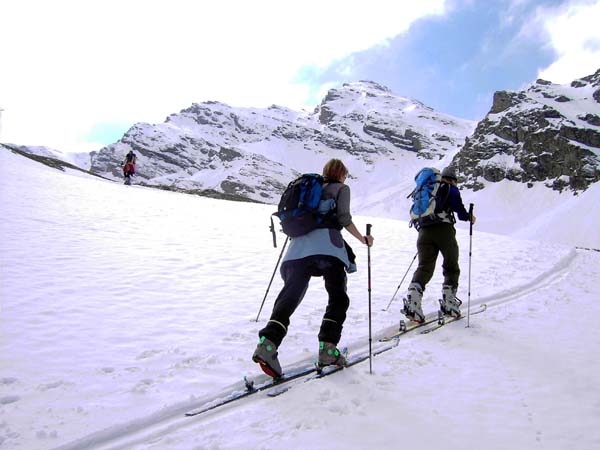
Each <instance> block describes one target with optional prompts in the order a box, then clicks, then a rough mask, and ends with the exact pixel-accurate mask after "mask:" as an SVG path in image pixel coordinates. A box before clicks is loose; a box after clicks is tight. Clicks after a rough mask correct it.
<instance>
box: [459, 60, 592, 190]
mask: <svg viewBox="0 0 600 450" xmlns="http://www.w3.org/2000/svg"><path fill="white" fill-rule="evenodd" d="M599 84H600V71H598V72H596V73H595V74H594V75H590V76H587V77H584V78H581V79H579V80H575V81H574V82H572V83H571V84H570V85H560V84H554V83H552V82H550V81H546V80H541V79H539V80H537V81H536V82H535V83H534V84H533V85H531V86H530V87H529V88H528V89H526V90H525V91H520V92H509V91H499V92H496V93H495V94H494V101H493V104H492V108H491V109H490V112H489V113H488V114H487V115H486V117H485V118H484V119H483V120H482V121H481V122H479V124H478V125H477V128H476V129H475V133H474V134H473V135H472V136H471V137H469V138H468V139H467V141H466V144H465V146H464V147H463V149H462V150H461V151H460V152H459V153H458V154H457V155H456V156H455V158H454V161H453V163H454V164H455V165H456V166H458V167H459V168H460V172H461V173H462V176H463V177H464V181H465V183H466V185H467V186H469V187H472V188H473V189H475V190H477V189H482V188H483V187H484V186H485V185H486V182H499V181H502V180H511V181H519V182H525V183H528V185H529V186H532V185H533V183H535V182H543V183H544V184H546V185H547V186H549V187H551V188H552V189H556V190H559V191H562V190H564V189H571V190H572V191H573V192H575V193H577V192H578V191H580V190H584V189H586V188H587V187H588V186H589V185H590V184H591V183H594V182H596V181H598V180H600V99H599V97H600V89H598V88H597V86H598V85H599Z"/></svg>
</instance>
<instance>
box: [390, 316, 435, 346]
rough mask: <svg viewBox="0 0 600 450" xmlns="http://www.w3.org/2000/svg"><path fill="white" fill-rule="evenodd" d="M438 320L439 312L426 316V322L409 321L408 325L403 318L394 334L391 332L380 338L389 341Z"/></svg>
mask: <svg viewBox="0 0 600 450" xmlns="http://www.w3.org/2000/svg"><path fill="white" fill-rule="evenodd" d="M437 321H438V316H437V314H432V315H429V316H426V317H425V321H424V322H413V321H411V322H409V323H408V325H406V322H405V321H404V320H401V321H400V326H399V327H398V331H396V332H395V333H394V334H391V335H389V336H385V337H382V338H381V339H379V342H389V341H393V340H396V339H398V338H399V337H400V336H402V335H403V334H406V333H409V332H411V331H413V330H416V329H417V328H421V327H424V326H426V325H430V324H432V323H435V322H437Z"/></svg>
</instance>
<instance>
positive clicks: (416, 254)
mask: <svg viewBox="0 0 600 450" xmlns="http://www.w3.org/2000/svg"><path fill="white" fill-rule="evenodd" d="M418 255H419V252H417V253H415V256H414V257H413V259H412V261H411V262H410V265H409V266H408V269H406V273H405V274H404V276H403V277H402V280H400V284H399V285H398V287H397V288H396V292H394V295H393V296H392V299H391V300H390V302H389V303H388V305H387V307H386V308H385V309H382V311H387V310H388V309H390V306H391V304H392V302H393V301H394V299H395V298H396V294H397V293H398V291H399V290H400V286H402V283H404V279H405V278H406V275H408V271H409V270H410V268H411V267H412V265H413V263H414V262H415V259H417V256H418Z"/></svg>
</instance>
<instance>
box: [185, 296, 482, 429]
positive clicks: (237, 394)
mask: <svg viewBox="0 0 600 450" xmlns="http://www.w3.org/2000/svg"><path fill="white" fill-rule="evenodd" d="M486 309H487V305H485V304H483V305H480V306H479V307H478V308H477V309H475V310H474V311H471V315H475V314H481V313H482V312H484V311H485V310H486ZM463 317H465V316H459V317H455V316H443V315H439V314H432V315H429V316H427V317H426V318H425V321H424V322H422V323H417V322H409V323H408V324H406V323H405V322H404V321H401V322H400V327H399V329H398V331H397V332H395V333H393V334H391V335H389V336H385V337H383V338H381V339H379V342H384V343H385V342H389V343H390V344H388V345H386V346H384V347H382V348H380V349H379V350H377V351H375V352H373V354H372V356H377V355H380V354H381V353H384V352H386V351H388V350H391V349H392V348H395V347H396V346H397V345H398V342H399V338H400V337H401V336H402V335H404V334H406V333H410V332H411V331H415V330H418V329H421V328H422V329H423V330H422V331H421V333H422V334H425V333H430V332H432V331H435V330H437V329H439V328H441V327H443V326H444V325H446V324H449V323H451V322H455V321H457V320H460V319H462V318H463ZM432 324H434V326H433V327H429V328H427V325H432ZM367 359H369V354H368V353H365V354H359V355H356V356H350V357H347V360H346V365H345V366H326V367H324V368H321V369H320V368H318V367H317V366H316V364H313V365H310V366H306V367H300V368H296V369H292V370H289V371H288V372H286V373H284V374H283V375H282V376H281V377H279V378H273V379H269V380H266V381H264V382H261V383H260V384H255V382H254V381H251V380H249V379H248V378H247V377H244V386H243V388H241V389H238V390H234V391H232V392H230V393H228V394H225V395H224V396H223V397H218V398H215V399H214V400H212V401H210V402H208V403H205V404H204V405H202V406H201V407H200V408H197V409H194V410H192V411H189V412H187V413H186V414H185V415H186V416H188V417H192V416H197V415H200V414H203V413H205V412H208V411H211V410H213V409H216V408H219V407H221V406H225V405H227V404H229V403H233V402H235V401H237V400H241V399H243V398H246V397H250V396H251V395H254V394H257V393H259V392H263V391H270V392H269V393H267V395H268V396H270V397H276V396H278V395H281V394H283V393H285V392H287V391H288V390H289V389H290V388H292V387H293V386H294V385H296V383H291V382H292V381H294V380H297V381H298V382H303V383H305V382H308V381H311V380H315V379H319V378H324V377H326V376H329V375H332V374H334V373H337V372H339V371H340V370H342V369H344V368H345V367H351V366H354V365H356V364H359V363H361V362H363V361H366V360H367Z"/></svg>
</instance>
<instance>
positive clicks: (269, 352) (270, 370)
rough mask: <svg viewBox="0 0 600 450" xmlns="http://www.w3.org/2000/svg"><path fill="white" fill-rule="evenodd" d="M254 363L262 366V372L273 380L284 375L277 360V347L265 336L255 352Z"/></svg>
mask: <svg viewBox="0 0 600 450" xmlns="http://www.w3.org/2000/svg"><path fill="white" fill-rule="evenodd" d="M252 361H254V362H255V363H258V364H260V368H261V369H262V371H263V372H264V373H266V374H267V375H269V376H270V377H272V378H279V377H280V376H281V374H282V370H281V365H280V364H279V360H278V359H277V346H276V345H275V344H273V342H271V341H270V340H269V339H267V338H266V337H264V336H261V338H260V341H259V343H258V345H257V346H256V350H254V354H253V355H252Z"/></svg>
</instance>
